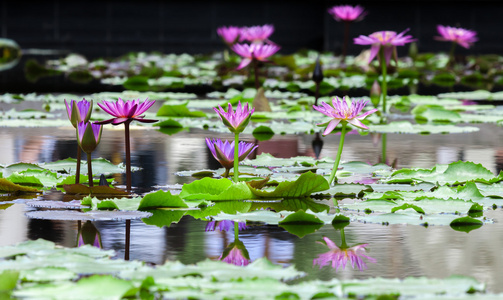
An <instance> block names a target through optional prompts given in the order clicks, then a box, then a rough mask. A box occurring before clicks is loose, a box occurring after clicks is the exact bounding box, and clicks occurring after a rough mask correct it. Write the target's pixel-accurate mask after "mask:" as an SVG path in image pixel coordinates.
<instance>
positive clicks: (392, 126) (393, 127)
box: [369, 121, 479, 134]
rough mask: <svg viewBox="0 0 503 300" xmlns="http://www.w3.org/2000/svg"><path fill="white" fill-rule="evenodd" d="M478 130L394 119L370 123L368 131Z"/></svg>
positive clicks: (436, 131) (439, 131) (428, 131)
mask: <svg viewBox="0 0 503 300" xmlns="http://www.w3.org/2000/svg"><path fill="white" fill-rule="evenodd" d="M476 131H479V128H477V127H470V126H455V125H430V124H428V125H422V124H411V123H409V122H407V121H395V122H391V123H389V124H386V125H375V124H374V125H372V126H370V129H369V132H379V133H418V134H447V133H468V132H476Z"/></svg>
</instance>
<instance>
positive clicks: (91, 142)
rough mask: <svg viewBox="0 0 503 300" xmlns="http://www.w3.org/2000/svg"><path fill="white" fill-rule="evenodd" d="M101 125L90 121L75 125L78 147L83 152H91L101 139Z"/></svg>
mask: <svg viewBox="0 0 503 300" xmlns="http://www.w3.org/2000/svg"><path fill="white" fill-rule="evenodd" d="M102 131H103V126H101V125H98V124H93V123H91V122H80V123H79V124H78V125H77V138H78V142H79V145H80V147H81V148H82V150H83V151H84V152H85V153H88V154H89V153H91V152H93V151H94V149H96V147H97V146H98V144H99V143H100V140H101V132H102Z"/></svg>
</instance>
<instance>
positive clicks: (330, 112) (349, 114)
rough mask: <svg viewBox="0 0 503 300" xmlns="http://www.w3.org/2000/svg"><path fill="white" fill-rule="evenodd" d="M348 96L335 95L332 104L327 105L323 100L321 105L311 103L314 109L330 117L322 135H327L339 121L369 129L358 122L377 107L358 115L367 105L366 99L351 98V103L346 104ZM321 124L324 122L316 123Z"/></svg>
mask: <svg viewBox="0 0 503 300" xmlns="http://www.w3.org/2000/svg"><path fill="white" fill-rule="evenodd" d="M348 98H349V97H347V96H344V97H343V98H342V99H339V97H337V96H336V97H334V98H332V105H329V104H327V103H325V102H323V101H322V102H321V106H316V105H313V108H314V109H315V110H317V111H319V112H321V113H322V114H324V115H326V116H329V117H331V118H332V120H331V121H329V122H328V125H327V127H326V128H325V131H324V132H323V135H327V134H329V133H330V132H332V131H333V130H334V129H335V127H336V126H337V125H338V124H339V123H340V122H341V121H345V122H348V123H349V124H351V125H354V126H356V127H358V128H361V129H369V128H368V127H367V126H365V124H363V123H362V122H360V120H363V119H365V117H367V116H368V115H370V114H372V113H375V112H376V111H377V109H376V108H374V109H372V110H370V111H368V112H366V113H363V114H361V115H358V114H359V113H361V111H362V110H363V108H364V107H365V105H367V103H368V101H367V100H363V99H360V100H354V99H353V100H352V101H351V105H348V100H349V99H348ZM322 124H326V123H320V124H317V125H322Z"/></svg>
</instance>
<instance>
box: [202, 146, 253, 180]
mask: <svg viewBox="0 0 503 300" xmlns="http://www.w3.org/2000/svg"><path fill="white" fill-rule="evenodd" d="M206 145H208V148H209V149H210V151H211V154H213V157H214V158H215V159H216V160H217V161H218V162H219V163H220V164H221V165H222V167H224V168H225V173H224V177H227V176H228V175H229V170H230V169H231V168H232V167H233V166H234V142H231V143H229V141H222V140H220V139H216V140H215V139H209V138H206ZM257 147H258V145H255V144H253V143H246V142H240V143H239V144H238V158H239V161H242V160H244V159H245V158H247V157H248V155H249V154H250V153H251V152H252V151H253V150H255V149H256V148H257Z"/></svg>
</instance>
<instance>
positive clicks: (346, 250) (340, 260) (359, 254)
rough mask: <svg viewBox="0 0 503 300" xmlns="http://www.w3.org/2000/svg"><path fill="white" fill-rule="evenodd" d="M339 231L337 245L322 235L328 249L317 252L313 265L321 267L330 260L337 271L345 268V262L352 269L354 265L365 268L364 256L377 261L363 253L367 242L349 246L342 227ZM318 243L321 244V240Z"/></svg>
mask: <svg viewBox="0 0 503 300" xmlns="http://www.w3.org/2000/svg"><path fill="white" fill-rule="evenodd" d="M340 233H341V244H340V245H339V246H337V245H336V244H335V242H333V241H332V240H331V239H329V238H328V237H326V236H324V237H323V240H324V241H325V245H326V246H327V247H328V248H329V249H330V250H329V251H328V252H325V253H321V254H319V255H318V257H317V258H315V259H314V260H313V265H319V266H320V269H321V268H323V267H324V266H326V265H329V264H330V262H332V268H335V270H336V271H338V270H339V268H342V269H345V268H346V264H347V262H350V263H351V267H352V268H353V269H355V266H356V268H358V270H360V271H363V270H365V269H367V264H366V263H365V260H364V259H363V258H366V259H367V260H368V261H369V262H371V263H376V262H377V260H376V259H375V258H372V257H370V256H368V255H366V254H365V253H366V251H365V248H366V247H367V246H368V244H357V245H354V246H351V247H349V246H348V245H347V243H346V235H345V234H344V228H341V229H340ZM318 243H320V244H323V243H321V242H318Z"/></svg>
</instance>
